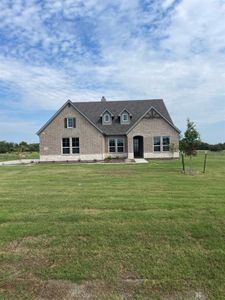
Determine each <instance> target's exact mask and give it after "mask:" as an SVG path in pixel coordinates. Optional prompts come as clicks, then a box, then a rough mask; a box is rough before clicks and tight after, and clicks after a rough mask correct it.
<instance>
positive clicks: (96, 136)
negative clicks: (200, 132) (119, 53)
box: [37, 97, 180, 161]
mask: <svg viewBox="0 0 225 300" xmlns="http://www.w3.org/2000/svg"><path fill="white" fill-rule="evenodd" d="M37 134H38V135H39V138H40V160H41V161H76V160H85V161H91V160H103V159H105V158H107V157H112V158H113V157H120V158H129V159H133V158H138V157H140V158H172V157H175V158H177V157H179V150H178V145H179V134H180V131H179V129H178V128H177V127H175V125H174V124H173V121H172V119H171V117H170V115H169V113H168V111H167V109H166V106H165V104H164V102H163V100H130V101H106V99H105V98H104V97H102V100H101V101H99V102H71V101H70V100H68V101H67V102H66V103H65V104H64V105H63V106H62V107H61V108H60V109H59V110H58V111H57V112H56V113H55V114H54V115H53V116H52V118H51V119H50V120H49V121H48V122H47V123H46V124H45V125H44V126H43V127H42V128H41V129H40V130H39V131H38V132H37ZM172 144H173V152H171V145H172ZM174 150H175V151H174Z"/></svg>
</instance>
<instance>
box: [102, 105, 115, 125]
mask: <svg viewBox="0 0 225 300" xmlns="http://www.w3.org/2000/svg"><path fill="white" fill-rule="evenodd" d="M100 117H101V119H102V125H111V124H112V120H113V118H114V115H113V114H112V113H111V112H110V111H109V110H107V109H106V110H105V111H104V112H103V113H102V114H101V115H100Z"/></svg>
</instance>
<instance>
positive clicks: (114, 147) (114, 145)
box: [109, 138, 124, 153]
mask: <svg viewBox="0 0 225 300" xmlns="http://www.w3.org/2000/svg"><path fill="white" fill-rule="evenodd" d="M109 152H110V153H115V152H119V153H122V152H124V139H122V138H118V139H109Z"/></svg>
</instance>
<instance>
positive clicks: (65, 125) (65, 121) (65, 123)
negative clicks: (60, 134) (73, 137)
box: [64, 118, 67, 128]
mask: <svg viewBox="0 0 225 300" xmlns="http://www.w3.org/2000/svg"><path fill="white" fill-rule="evenodd" d="M64 127H65V128H67V118H65V119H64Z"/></svg>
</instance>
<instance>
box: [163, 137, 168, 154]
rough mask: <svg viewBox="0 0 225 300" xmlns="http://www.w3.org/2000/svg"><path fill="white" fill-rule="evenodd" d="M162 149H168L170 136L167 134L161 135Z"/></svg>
mask: <svg viewBox="0 0 225 300" xmlns="http://www.w3.org/2000/svg"><path fill="white" fill-rule="evenodd" d="M162 140H163V151H169V150H170V137H169V136H163V138H162Z"/></svg>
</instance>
